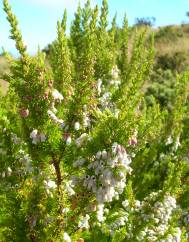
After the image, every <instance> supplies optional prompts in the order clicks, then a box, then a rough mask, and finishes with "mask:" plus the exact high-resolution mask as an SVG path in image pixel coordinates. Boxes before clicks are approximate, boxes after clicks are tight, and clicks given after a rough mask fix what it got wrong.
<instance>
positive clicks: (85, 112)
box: [0, 0, 189, 242]
mask: <svg viewBox="0 0 189 242" xmlns="http://www.w3.org/2000/svg"><path fill="white" fill-rule="evenodd" d="M3 4H4V11H5V12H6V14H7V19H8V21H9V24H10V33H11V35H10V37H11V39H13V40H14V41H15V44H16V48H17V50H18V51H19V54H20V57H19V58H17V59H15V58H12V57H11V56H10V55H9V54H8V53H4V55H5V56H6V57H7V59H8V61H9V63H10V72H9V73H8V74H6V75H4V80H6V81H7V82H9V91H8V93H7V95H6V96H4V97H3V96H1V97H0V103H1V106H0V241H2V242H10V241H11V242H30V241H31V242H63V241H66V242H72V241H73V242H84V241H85V242H93V241H99V242H108V241H116V242H122V241H125V242H137V241H141V242H155V241H157V242H187V241H188V240H189V185H188V184H189V152H188V147H189V136H188V135H189V132H188V114H189V105H188V90H189V88H188V87H189V72H185V73H182V74H181V75H179V76H178V77H177V83H176V86H175V91H174V93H175V95H174V100H173V103H172V109H171V112H170V111H168V110H166V109H160V108H159V105H158V104H157V103H156V100H155V99H153V98H151V102H150V103H151V105H150V106H149V105H147V104H146V102H145V98H144V97H145V86H146V83H148V81H149V80H150V78H151V69H152V65H153V59H154V49H153V37H149V34H148V35H146V34H145V32H144V31H142V30H141V29H136V28H135V29H134V28H132V27H129V25H128V22H127V18H126V16H125V17H124V20H123V26H122V27H119V28H118V26H117V25H116V16H115V17H114V19H113V20H112V24H110V23H109V22H108V2H107V0H103V2H102V7H101V9H99V8H98V6H96V7H94V8H92V7H91V5H90V1H89V0H88V1H87V2H86V3H85V5H84V7H81V6H78V9H77V11H76V13H75V18H74V20H73V22H72V24H71V27H70V31H69V33H70V34H69V35H67V34H66V33H67V31H66V27H67V23H66V19H67V14H66V11H65V12H64V15H63V19H62V20H60V21H58V23H57V38H56V40H55V41H54V42H53V43H52V44H51V45H50V47H49V51H48V54H47V55H45V53H44V51H41V50H38V52H37V54H36V55H35V56H30V55H29V54H28V52H27V47H26V46H25V44H24V43H23V39H22V34H21V32H20V30H19V28H18V21H17V19H16V17H15V15H14V14H13V13H12V10H11V7H10V5H9V3H8V0H3Z"/></svg>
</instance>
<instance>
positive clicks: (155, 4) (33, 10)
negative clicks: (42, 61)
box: [0, 0, 189, 54]
mask: <svg viewBox="0 0 189 242" xmlns="http://www.w3.org/2000/svg"><path fill="white" fill-rule="evenodd" d="M9 2H10V4H11V6H12V9H13V11H14V13H15V14H16V16H17V18H18V20H19V24H20V25H19V26H20V29H21V30H22V34H23V38H24V41H25V43H26V45H27V46H28V50H29V52H30V53H31V54H32V53H35V52H36V50H37V48H38V45H39V46H40V47H41V48H43V47H45V46H46V45H47V44H48V43H50V42H52V41H53V40H54V39H55V37H56V22H57V20H58V19H60V18H61V17H62V13H63V11H64V8H66V9H67V11H68V22H69V23H70V22H71V19H73V16H74V11H75V10H76V7H77V5H78V2H79V0H9ZM80 2H81V4H83V3H84V2H85V0H80ZM91 2H92V4H93V5H95V4H99V5H100V4H101V2H102V0H91ZM108 2H109V8H110V9H109V12H110V14H109V19H110V20H111V18H112V17H113V16H114V14H115V13H116V12H117V16H118V18H117V22H118V25H121V22H122V18H123V15H124V13H125V12H126V13H127V17H128V20H129V23H130V24H133V23H134V20H135V18H136V17H151V16H154V17H155V18H156V26H162V25H169V24H180V23H181V22H182V21H187V20H188V21H189V18H187V17H186V16H185V13H186V11H189V0H109V1H108ZM2 8H3V6H2V0H1V1H0V46H3V47H5V49H6V50H8V51H10V52H11V53H14V54H15V53H16V52H15V47H14V42H13V41H12V40H10V39H9V38H8V37H9V24H8V23H7V20H6V16H5V14H4V12H3V11H2Z"/></svg>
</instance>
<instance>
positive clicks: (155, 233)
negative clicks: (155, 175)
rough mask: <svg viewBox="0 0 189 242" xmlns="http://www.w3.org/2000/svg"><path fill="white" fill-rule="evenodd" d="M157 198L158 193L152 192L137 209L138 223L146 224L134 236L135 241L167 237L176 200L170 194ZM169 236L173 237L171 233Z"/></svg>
mask: <svg viewBox="0 0 189 242" xmlns="http://www.w3.org/2000/svg"><path fill="white" fill-rule="evenodd" d="M158 198H159V193H155V192H152V193H151V194H150V195H149V196H148V197H146V198H145V199H144V201H143V202H142V203H141V206H140V209H139V213H140V217H141V220H140V223H139V224H140V226H141V225H145V224H146V225H145V226H143V229H142V230H141V231H140V233H139V235H138V236H137V237H136V239H137V241H143V240H146V241H157V240H158V239H159V238H165V237H167V234H169V229H170V224H169V222H170V220H171V218H172V215H173V212H174V210H175V209H176V207H177V205H176V200H175V198H174V197H172V196H170V195H165V196H164V197H163V200H162V201H160V200H159V199H158ZM151 204H153V205H151ZM173 234H174V233H173ZM171 236H173V237H174V235H172V234H169V235H168V237H171ZM168 241H170V240H168ZM172 241H179V240H172Z"/></svg>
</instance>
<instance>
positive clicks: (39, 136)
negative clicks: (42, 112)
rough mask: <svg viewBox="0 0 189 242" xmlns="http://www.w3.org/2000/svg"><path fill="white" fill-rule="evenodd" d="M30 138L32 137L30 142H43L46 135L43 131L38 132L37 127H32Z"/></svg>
mask: <svg viewBox="0 0 189 242" xmlns="http://www.w3.org/2000/svg"><path fill="white" fill-rule="evenodd" d="M30 138H31V139H32V144H35V145H36V144H37V143H39V142H45V141H46V139H47V137H46V136H45V134H43V133H38V130H37V129H34V130H33V131H32V132H31V133H30Z"/></svg>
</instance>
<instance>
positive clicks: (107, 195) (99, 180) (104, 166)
mask: <svg viewBox="0 0 189 242" xmlns="http://www.w3.org/2000/svg"><path fill="white" fill-rule="evenodd" d="M85 162H86V160H85V159H83V158H82V157H80V158H79V159H78V160H76V161H75V162H74V163H73V166H74V167H77V166H78V167H81V166H82V165H83V164H84V163H85ZM130 163H131V158H130V156H129V155H128V154H127V152H126V150H125V148H124V147H123V146H121V145H119V144H117V143H114V144H113V145H112V147H111V150H110V151H106V150H103V151H98V152H97V154H96V156H95V157H93V160H92V161H91V162H90V163H89V164H88V170H87V174H86V175H84V176H83V177H82V178H81V181H82V184H83V186H84V187H86V188H87V189H88V190H89V191H91V192H93V194H95V197H96V200H97V202H98V203H99V204H103V203H105V202H112V201H113V199H114V198H115V199H119V195H120V194H122V193H123V191H124V188H125V186H126V175H127V173H129V174H130V173H131V171H132V168H131V167H130Z"/></svg>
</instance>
